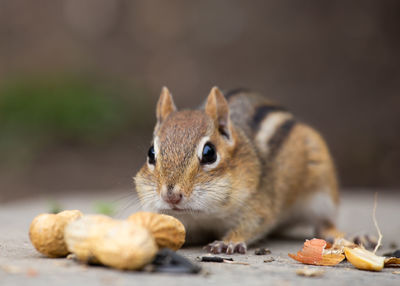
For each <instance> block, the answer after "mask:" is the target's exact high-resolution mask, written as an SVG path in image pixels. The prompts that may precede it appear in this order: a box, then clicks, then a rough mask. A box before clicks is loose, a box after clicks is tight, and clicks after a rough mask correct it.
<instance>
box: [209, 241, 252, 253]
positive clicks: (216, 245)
mask: <svg viewBox="0 0 400 286" xmlns="http://www.w3.org/2000/svg"><path fill="white" fill-rule="evenodd" d="M204 249H205V250H207V251H208V252H210V253H213V254H220V253H226V254H233V253H240V254H245V253H246V251H247V246H246V243H244V242H237V243H235V242H224V241H220V240H216V241H214V242H212V243H209V244H208V245H206V246H205V247H204Z"/></svg>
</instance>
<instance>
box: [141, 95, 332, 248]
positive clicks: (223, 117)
mask: <svg viewBox="0 0 400 286" xmlns="http://www.w3.org/2000/svg"><path fill="white" fill-rule="evenodd" d="M157 118H158V122H157V125H156V128H155V131H154V138H155V140H158V141H157V142H155V143H157V146H159V151H158V154H156V164H155V166H154V170H151V166H149V165H148V164H145V165H144V166H143V167H142V169H141V170H140V171H139V172H138V174H137V175H136V178H135V181H136V188H137V192H138V194H139V198H140V199H141V201H142V203H143V205H144V206H147V207H149V206H150V208H154V209H153V210H155V211H168V212H170V213H171V214H173V215H175V216H177V217H178V218H181V219H182V220H183V221H184V222H185V224H186V226H187V227H188V229H189V231H191V228H192V226H193V225H195V224H196V225H197V224H200V225H201V228H202V229H210V230H212V229H214V230H215V231H214V232H215V233H217V235H221V234H222V235H223V237H220V238H222V239H223V241H225V242H226V243H229V242H233V243H239V242H247V243H251V242H252V241H255V240H256V239H258V238H259V237H261V236H262V235H264V234H266V233H268V232H269V231H271V230H272V229H273V228H275V227H277V226H279V225H280V224H282V223H287V221H285V220H296V219H292V218H291V217H290V216H289V214H290V213H291V212H292V211H293V214H294V217H296V218H298V219H302V218H303V216H302V214H301V213H299V214H297V213H296V212H297V208H298V207H297V206H298V205H300V206H302V205H304V211H305V213H304V220H306V221H307V222H309V223H311V224H313V225H314V226H315V227H316V228H318V229H319V230H322V232H323V230H324V229H332V228H333V227H334V217H332V215H331V214H330V213H327V214H326V215H325V213H324V209H323V208H321V210H320V209H319V206H318V204H315V203H314V202H313V199H316V198H318V200H320V198H321V200H322V202H323V203H324V202H325V200H326V203H327V204H328V205H329V206H330V205H331V204H332V207H333V208H334V207H335V206H337V204H338V202H339V197H338V191H337V179H336V174H335V169H334V165H333V162H332V159H331V156H330V153H329V150H328V148H327V146H326V144H325V142H324V140H323V139H322V137H321V136H320V135H319V133H318V132H316V131H315V130H314V129H312V128H311V127H309V126H307V125H305V124H303V123H298V122H296V121H295V120H294V119H293V117H292V115H291V114H290V113H288V112H287V111H286V110H285V109H283V108H281V107H279V106H278V105H276V104H275V103H273V102H270V101H267V100H265V99H263V98H261V97H259V96H256V95H254V94H249V93H240V92H239V93H238V94H233V95H232V94H231V95H230V97H229V102H227V101H226V100H225V98H224V96H223V95H222V93H221V92H220V91H219V90H218V89H217V88H213V89H212V90H211V92H210V95H209V96H208V99H207V101H206V104H205V108H204V110H184V111H176V108H175V105H174V103H173V101H172V96H171V95H170V93H169V91H168V90H164V89H163V92H162V95H161V97H160V100H159V103H158V106H157ZM264 120H265V121H264ZM273 120H276V122H277V123H275V121H273ZM263 128H264V129H263ZM268 128H271V130H268ZM260 132H265V134H268V136H267V135H265V137H266V138H268V140H267V142H265V144H266V145H265V146H264V145H263V144H264V142H261V143H262V144H261V145H260V142H257V139H256V138H257V136H259V134H261V133H260ZM205 136H208V137H209V141H210V142H212V144H214V146H215V147H216V150H217V152H218V155H219V158H220V159H219V162H218V164H217V165H216V166H215V167H212V168H211V169H210V168H209V167H208V166H205V165H202V164H200V160H199V157H198V148H200V147H201V146H200V147H199V143H200V142H201V140H203V139H202V138H204V137H205ZM260 146H261V147H263V148H261V147H260ZM260 148H261V149H260ZM165 186H172V187H173V189H174V192H176V193H179V194H181V195H182V196H183V200H182V202H181V203H179V204H177V206H174V207H177V208H180V207H181V205H182V208H183V209H185V211H186V212H174V211H173V210H171V209H169V207H168V205H167V204H165V202H163V201H162V199H161V193H162V192H165V188H166V187H165ZM172 187H171V188H172ZM157 194H158V195H157ZM316 195H319V197H318V196H316ZM318 200H317V199H316V202H318ZM309 202H310V204H311V203H312V204H313V205H312V207H310V210H312V211H309V212H308V213H307V207H308V206H307V204H308V203H309ZM300 209H301V208H300ZM313 212H314V213H313ZM192 213H199V215H194V216H193V214H192ZM189 217H191V219H189ZM217 219H218V220H219V221H220V222H222V223H221V225H219V226H215V225H212V224H211V225H210V224H209V221H215V220H217ZM202 221H204V223H202ZM193 228H194V227H193ZM218 230H220V231H218ZM193 231H194V230H193ZM218 233H219V234H218Z"/></svg>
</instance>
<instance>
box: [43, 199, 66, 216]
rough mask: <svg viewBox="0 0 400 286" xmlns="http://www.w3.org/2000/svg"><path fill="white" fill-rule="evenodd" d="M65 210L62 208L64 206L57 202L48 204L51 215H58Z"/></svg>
mask: <svg viewBox="0 0 400 286" xmlns="http://www.w3.org/2000/svg"><path fill="white" fill-rule="evenodd" d="M63 210H64V208H63V207H62V205H61V204H60V203H59V202H57V201H56V200H50V201H49V202H48V211H47V212H48V213H50V214H58V213H60V212H62V211H63Z"/></svg>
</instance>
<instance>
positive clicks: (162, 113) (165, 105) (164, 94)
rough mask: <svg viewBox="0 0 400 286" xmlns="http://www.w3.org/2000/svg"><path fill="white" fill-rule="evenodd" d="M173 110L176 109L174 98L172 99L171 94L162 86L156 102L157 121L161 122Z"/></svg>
mask: <svg viewBox="0 0 400 286" xmlns="http://www.w3.org/2000/svg"><path fill="white" fill-rule="evenodd" d="M174 111H176V106H175V103H174V100H173V99H172V95H171V93H170V92H169V90H168V88H167V87H165V86H164V87H163V88H162V89H161V95H160V98H159V99H158V103H157V110H156V116H157V122H158V123H161V122H163V121H164V120H165V119H166V118H167V117H168V115H170V114H171V113H172V112H174Z"/></svg>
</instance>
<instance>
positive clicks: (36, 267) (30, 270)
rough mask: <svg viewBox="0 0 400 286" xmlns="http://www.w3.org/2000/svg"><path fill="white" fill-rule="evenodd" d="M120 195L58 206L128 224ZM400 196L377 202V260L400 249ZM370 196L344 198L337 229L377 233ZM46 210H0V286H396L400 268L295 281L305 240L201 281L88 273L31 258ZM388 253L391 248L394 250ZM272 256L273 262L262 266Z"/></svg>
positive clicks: (36, 204) (276, 245)
mask: <svg viewBox="0 0 400 286" xmlns="http://www.w3.org/2000/svg"><path fill="white" fill-rule="evenodd" d="M124 196H125V195H124V194H122V193H119V192H114V193H108V194H99V195H98V196H96V197H95V198H93V196H91V197H87V196H85V194H82V195H80V196H78V195H73V196H65V197H60V198H57V201H58V202H60V203H61V204H62V206H63V207H64V208H66V209H80V210H82V211H84V212H86V213H91V212H93V211H94V210H93V203H94V202H96V201H99V200H101V201H110V202H113V203H116V204H117V205H118V207H117V209H118V214H117V217H120V218H122V217H126V216H127V215H128V214H129V213H130V212H132V211H133V208H132V207H131V208H126V206H127V205H129V204H130V203H132V202H134V199H132V198H126V197H125V198H124ZM399 206H400V192H391V193H385V192H380V193H379V197H378V208H377V220H378V222H379V225H380V227H381V231H382V233H383V235H384V239H383V243H384V247H383V248H382V249H381V250H379V251H378V254H382V253H384V252H386V251H388V250H390V245H391V244H397V248H400V207H399ZM372 208H373V193H372V192H352V193H350V192H347V193H346V192H343V193H342V205H341V209H340V212H339V217H338V224H339V227H340V228H341V229H342V230H344V231H346V232H348V233H351V234H362V233H365V232H369V233H372V234H375V233H376V232H375V230H374V227H373V222H372V219H371V213H372ZM48 209H49V205H48V201H47V200H46V199H45V198H37V199H34V200H26V201H18V202H13V203H7V204H1V205H0V224H1V231H0V285H2V286H5V285H68V286H71V285H87V286H91V285H160V284H163V285H164V286H168V285H185V286H187V285H191V286H192V285H241V286H243V285H269V284H271V285H321V284H322V283H323V285H335V286H336V285H350V284H351V285H353V286H356V285H400V274H394V273H393V272H395V271H397V272H398V271H400V268H397V269H396V268H387V269H384V270H383V271H382V272H379V273H374V272H366V271H360V270H356V269H354V268H353V267H352V266H351V265H350V264H349V263H347V262H346V263H341V264H340V265H339V266H336V267H318V266H314V267H313V266H308V268H311V269H314V268H317V269H321V270H324V271H325V272H324V275H323V276H322V277H314V278H307V277H299V276H297V275H296V270H297V269H299V268H304V265H301V264H299V263H297V262H296V261H294V260H291V259H290V258H289V257H288V256H287V254H288V253H295V252H296V251H297V250H299V249H300V248H301V247H302V244H303V239H302V238H301V239H294V238H291V239H290V238H285V239H282V238H281V239H277V238H275V239H270V240H265V241H263V242H261V243H260V244H259V245H258V246H264V247H268V248H269V249H270V250H271V251H272V253H271V255H266V256H256V255H254V248H250V250H249V251H248V254H246V255H233V256H232V257H233V259H234V260H236V261H241V262H247V263H249V265H232V264H225V263H224V264H222V263H201V266H202V267H203V272H204V273H203V274H200V275H187V274H186V275H182V274H180V275H178V274H160V273H144V272H121V271H117V270H112V269H108V268H105V267H87V266H83V265H80V264H78V263H76V262H75V261H73V260H67V259H49V258H45V257H43V256H42V255H40V254H39V253H37V252H36V251H35V249H34V248H33V247H32V246H31V244H30V241H29V238H28V227H29V223H30V221H31V220H32V218H33V217H34V216H35V215H37V214H38V213H42V212H46V211H48ZM392 247H393V245H392ZM179 253H180V254H182V255H184V256H186V257H187V258H189V259H190V260H193V261H195V258H196V257H197V256H199V255H205V252H204V251H203V250H202V249H201V248H200V247H198V248H187V249H182V250H179ZM269 257H273V258H275V261H273V262H268V263H265V262H264V260H265V259H267V258H269Z"/></svg>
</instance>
